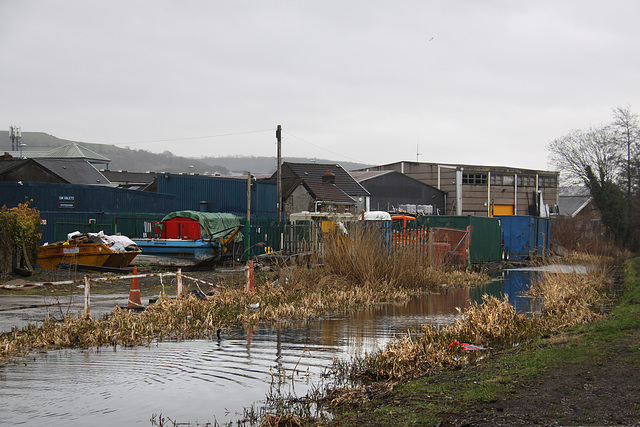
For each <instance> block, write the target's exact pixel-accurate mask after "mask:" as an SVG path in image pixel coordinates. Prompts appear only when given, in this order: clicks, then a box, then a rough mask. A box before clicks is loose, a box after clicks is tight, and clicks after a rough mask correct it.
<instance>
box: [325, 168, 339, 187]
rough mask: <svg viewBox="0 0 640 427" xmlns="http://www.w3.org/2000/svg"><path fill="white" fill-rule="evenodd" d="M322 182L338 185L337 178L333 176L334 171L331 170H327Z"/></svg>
mask: <svg viewBox="0 0 640 427" xmlns="http://www.w3.org/2000/svg"><path fill="white" fill-rule="evenodd" d="M322 182H323V183H328V184H335V183H336V176H335V175H334V174H333V171H332V170H331V169H327V170H326V171H324V175H322Z"/></svg>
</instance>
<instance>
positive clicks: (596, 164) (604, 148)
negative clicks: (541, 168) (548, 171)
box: [547, 126, 620, 185]
mask: <svg viewBox="0 0 640 427" xmlns="http://www.w3.org/2000/svg"><path fill="white" fill-rule="evenodd" d="M547 150H548V151H549V153H550V160H551V162H552V163H553V164H554V165H555V166H556V167H557V168H558V169H559V170H560V171H561V176H562V178H563V181H564V183H565V184H566V185H587V184H589V178H590V177H589V170H591V171H592V172H593V174H594V175H595V177H596V178H597V179H598V180H599V181H601V182H608V181H611V182H617V179H618V165H619V159H620V152H619V150H618V145H617V143H616V138H615V132H614V131H613V129H612V128H611V127H609V126H603V127H598V128H590V129H588V130H586V131H585V130H574V131H572V132H571V133H569V134H567V135H564V136H562V137H560V138H558V139H556V140H554V141H552V142H551V143H549V144H548V145H547Z"/></svg>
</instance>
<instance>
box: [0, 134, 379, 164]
mask: <svg viewBox="0 0 640 427" xmlns="http://www.w3.org/2000/svg"><path fill="white" fill-rule="evenodd" d="M22 142H23V143H24V144H26V147H25V148H24V150H25V151H47V150H51V149H52V148H56V147H60V146H63V145H66V144H69V143H71V142H75V143H76V144H79V145H82V146H83V147H86V148H88V149H90V150H93V151H95V152H96V153H98V154H102V155H103V156H105V157H107V158H109V159H111V163H110V165H109V169H111V170H126V171H129V172H147V171H151V172H170V173H181V172H185V173H198V174H202V175H204V174H208V175H213V174H214V173H219V174H220V175H236V174H246V173H247V172H248V171H250V172H251V173H252V174H255V175H270V174H272V173H273V172H275V170H276V167H277V162H276V158H275V157H254V156H248V157H242V156H228V157H205V158H200V159H196V158H190V157H180V156H177V155H174V154H173V153H171V152H170V151H165V152H163V153H161V154H157V153H152V152H150V151H146V150H132V149H129V148H120V147H116V146H115V145H106V144H94V143H88V142H81V141H69V140H66V139H60V138H56V137H55V136H52V135H48V134H46V133H43V132H23V133H22ZM4 151H11V139H10V138H9V131H8V130H7V131H0V152H4ZM283 161H288V162H299V163H309V162H311V161H312V160H310V159H308V158H300V157H283ZM313 161H314V162H315V163H327V164H334V163H340V164H341V165H342V167H344V168H345V169H347V170H352V169H359V168H363V167H366V166H368V165H366V164H363V163H355V162H336V161H335V160H327V159H314V160H313Z"/></svg>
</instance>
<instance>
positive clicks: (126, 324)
mask: <svg viewBox="0 0 640 427" xmlns="http://www.w3.org/2000/svg"><path fill="white" fill-rule="evenodd" d="M367 239H369V240H367ZM332 242H333V243H332ZM340 242H342V241H341V240H339V239H336V240H330V241H329V242H328V243H327V245H326V246H327V248H326V252H325V253H326V255H325V259H324V262H323V264H322V266H321V267H314V268H302V267H294V268H283V269H281V270H280V272H279V274H278V275H277V276H275V277H266V276H265V278H264V279H263V281H262V282H261V283H257V284H256V286H255V291H254V292H245V290H244V289H243V288H242V287H238V286H237V285H236V286H229V287H226V286H220V287H219V289H218V291H217V292H216V293H215V294H214V295H211V296H209V297H208V298H207V299H201V298H197V297H194V296H183V297H179V298H173V299H172V298H168V297H166V296H162V297H160V298H159V299H158V301H157V302H155V303H154V304H151V305H149V306H148V307H147V308H146V309H145V310H144V311H143V312H141V313H137V312H133V311H130V310H128V309H126V308H120V307H115V308H114V310H113V312H112V313H111V314H110V315H108V316H105V317H103V318H100V319H91V318H82V317H79V316H64V317H63V318H62V319H61V320H56V319H52V318H49V319H46V320H45V321H44V322H43V324H42V326H33V325H29V326H27V327H25V328H23V329H16V328H14V329H13V330H11V331H10V332H5V333H3V334H0V358H3V359H6V358H9V357H12V356H17V355H23V354H26V353H28V352H30V351H33V350H47V349H52V348H74V347H77V348H88V347H100V346H116V345H124V346H135V345H145V344H149V343H150V342H152V341H153V340H156V339H159V340H166V339H178V340H183V339H196V338H215V337H216V333H217V331H218V330H219V329H224V328H226V327H228V326H230V325H234V324H243V323H259V322H271V323H273V322H283V321H294V320H304V319H312V318H317V317H320V316H325V315H331V314H334V313H339V312H344V311H346V310H351V309H357V308H364V307H367V306H371V305H374V304H379V303H382V302H392V301H406V300H408V298H409V296H410V295H411V294H415V293H421V292H425V291H426V290H427V289H429V288H433V287H441V286H461V285H466V286H469V285H475V284H481V283H484V282H486V281H487V280H488V276H485V275H483V274H478V273H473V272H467V271H457V270H453V269H445V268H433V267H430V266H426V265H424V264H423V263H421V260H420V258H419V257H418V256H416V255H415V254H413V253H410V252H408V251H402V250H389V251H380V250H379V249H378V250H374V248H375V247H376V246H375V245H377V244H378V243H377V242H375V241H373V240H371V238H368V237H367V236H366V234H361V236H360V237H359V238H357V237H355V236H354V238H353V239H352V240H351V241H350V242H351V243H350V244H349V247H348V248H347V247H346V246H344V244H343V243H340ZM378 248H379V246H378ZM367 267H370V268H367Z"/></svg>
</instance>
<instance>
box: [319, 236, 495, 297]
mask: <svg viewBox="0 0 640 427" xmlns="http://www.w3.org/2000/svg"><path fill="white" fill-rule="evenodd" d="M324 249H325V250H324V258H323V262H324V273H325V274H329V275H333V276H336V277H340V278H342V279H343V280H346V281H347V282H349V283H350V284H351V285H361V284H363V283H371V284H374V285H375V284H384V285H385V286H388V285H389V284H391V285H393V286H398V287H404V288H407V289H411V290H414V291H419V290H423V289H424V288H425V287H436V286H442V285H449V286H452V285H453V286H458V285H463V286H469V285H477V284H480V283H485V282H486V281H487V280H488V279H489V278H488V276H486V275H483V274H479V273H473V272H469V271H464V270H459V269H454V268H451V267H448V268H447V267H446V266H442V267H438V268H436V267H433V266H430V265H429V261H428V259H427V256H426V250H425V251H421V250H418V249H417V248H416V247H410V246H409V247H405V246H394V245H392V246H389V244H388V243H386V242H385V241H384V239H383V237H382V234H381V233H379V232H372V231H371V230H368V229H367V228H366V227H365V226H362V225H356V226H354V227H352V228H351V229H350V232H349V235H348V238H345V236H343V235H341V234H338V233H329V234H328V235H327V236H326V238H325V248H324Z"/></svg>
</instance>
